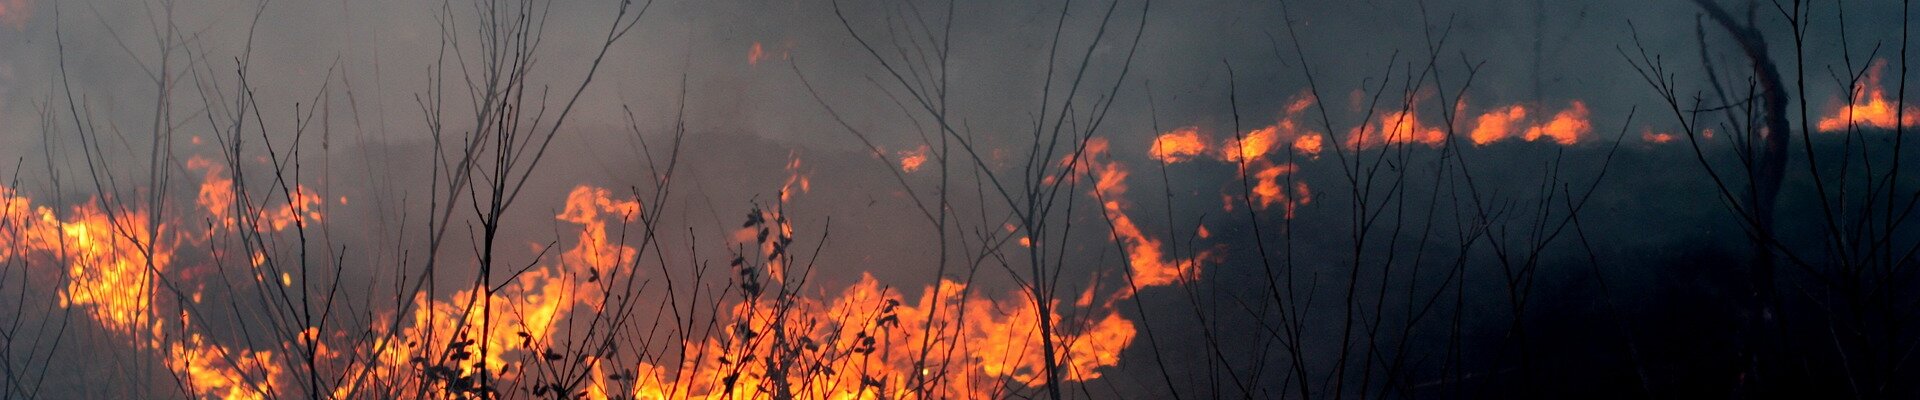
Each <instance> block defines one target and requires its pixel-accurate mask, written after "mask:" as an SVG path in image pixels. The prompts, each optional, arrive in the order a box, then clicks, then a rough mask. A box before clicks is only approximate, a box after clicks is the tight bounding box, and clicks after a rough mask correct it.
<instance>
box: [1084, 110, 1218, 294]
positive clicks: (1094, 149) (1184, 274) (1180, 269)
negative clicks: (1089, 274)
mask: <svg viewBox="0 0 1920 400" xmlns="http://www.w3.org/2000/svg"><path fill="white" fill-rule="evenodd" d="M1107 146H1108V144H1107V140H1106V139H1105V138H1093V139H1091V140H1088V141H1087V150H1086V153H1087V156H1086V158H1085V159H1086V160H1087V161H1086V166H1087V167H1088V168H1089V169H1090V171H1089V173H1091V174H1094V175H1095V176H1096V179H1097V180H1096V181H1095V183H1094V195H1095V196H1096V198H1098V199H1100V200H1101V202H1102V207H1103V208H1104V209H1105V210H1106V214H1107V217H1108V218H1109V219H1110V220H1111V221H1112V224H1113V238H1114V240H1116V241H1119V242H1120V243H1121V244H1122V245H1123V246H1125V247H1126V250H1127V260H1128V261H1129V264H1131V265H1132V267H1133V280H1134V282H1135V284H1137V285H1139V286H1142V287H1148V286H1162V285H1168V284H1172V283H1174V282H1176V281H1179V280H1182V279H1192V278H1196V277H1197V276H1196V275H1197V274H1198V272H1199V271H1198V268H1199V263H1200V261H1202V260H1205V259H1208V258H1210V257H1211V255H1210V253H1208V252H1201V254H1198V255H1196V256H1195V257H1193V258H1189V259H1168V257H1167V256H1166V255H1165V254H1164V253H1163V252H1162V251H1161V249H1160V240H1159V239H1155V238H1152V237H1149V236H1147V235H1146V234H1145V233H1143V232H1142V231H1141V230H1140V227H1139V226H1138V225H1135V224H1134V222H1133V218H1131V217H1129V216H1128V215H1127V207H1128V205H1127V203H1126V200H1125V196H1126V193H1127V169H1126V167H1124V166H1121V165H1120V163H1118V162H1112V161H1107V162H1101V161H1099V159H1101V158H1104V156H1105V155H1106V152H1107Z"/></svg>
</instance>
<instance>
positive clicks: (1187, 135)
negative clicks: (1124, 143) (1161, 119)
mask: <svg viewBox="0 0 1920 400" xmlns="http://www.w3.org/2000/svg"><path fill="white" fill-rule="evenodd" d="M1206 152H1207V139H1206V138H1202V137H1200V128H1197V127H1191V126H1190V127H1185V128H1180V129H1175V130H1173V131H1172V132H1167V133H1162V134H1160V136H1159V137H1156V138H1154V139H1153V148H1152V149H1151V150H1149V151H1148V153H1147V154H1148V156H1149V157H1152V158H1153V159H1154V160H1157V161H1161V162H1165V163H1169V164H1171V163H1177V162H1181V161H1187V160H1191V159H1193V158H1194V157H1197V156H1199V155H1200V154H1201V153H1206Z"/></svg>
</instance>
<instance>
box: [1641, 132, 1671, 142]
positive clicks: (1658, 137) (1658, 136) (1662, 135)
mask: <svg viewBox="0 0 1920 400" xmlns="http://www.w3.org/2000/svg"><path fill="white" fill-rule="evenodd" d="M1640 140H1644V141H1646V142H1647V143H1653V144H1664V143H1667V142H1672V141H1673V134H1671V133H1666V132H1659V133H1655V132H1653V131H1646V132H1641V133H1640Z"/></svg>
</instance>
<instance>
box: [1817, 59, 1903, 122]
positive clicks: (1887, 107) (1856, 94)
mask: <svg viewBox="0 0 1920 400" xmlns="http://www.w3.org/2000/svg"><path fill="white" fill-rule="evenodd" d="M1886 66H1887V62H1886V60H1874V62H1873V65H1872V66H1870V67H1868V69H1867V74H1866V76H1865V77H1863V78H1862V79H1860V81H1859V82H1856V83H1854V85H1853V88H1852V93H1850V94H1851V96H1852V101H1851V102H1849V103H1848V104H1844V105H1841V106H1840V107H1839V108H1838V109H1836V110H1834V111H1833V112H1832V113H1829V114H1827V116H1825V117H1821V118H1820V122H1819V124H1818V125H1816V128H1817V129H1819V130H1820V131H1822V132H1839V131H1845V130H1847V129H1849V128H1853V127H1863V128H1877V129H1893V128H1895V125H1896V124H1895V123H1894V121H1896V120H1897V121H1900V123H1899V124H1898V125H1899V126H1916V125H1920V108H1915V107H1914V106H1911V105H1901V104H1895V103H1896V102H1894V101H1891V100H1888V99H1887V91H1886V89H1885V88H1883V87H1882V86H1880V71H1881V70H1883V69H1885V67H1886ZM1902 114H1904V115H1902Z"/></svg>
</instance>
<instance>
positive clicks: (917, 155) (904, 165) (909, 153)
mask: <svg viewBox="0 0 1920 400" xmlns="http://www.w3.org/2000/svg"><path fill="white" fill-rule="evenodd" d="M926 163H927V145H924V144H923V145H920V147H916V148H914V149H913V150H905V151H901V152H900V171H901V172H907V173H912V172H913V171H918V170H920V165H922V164H926Z"/></svg>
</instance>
